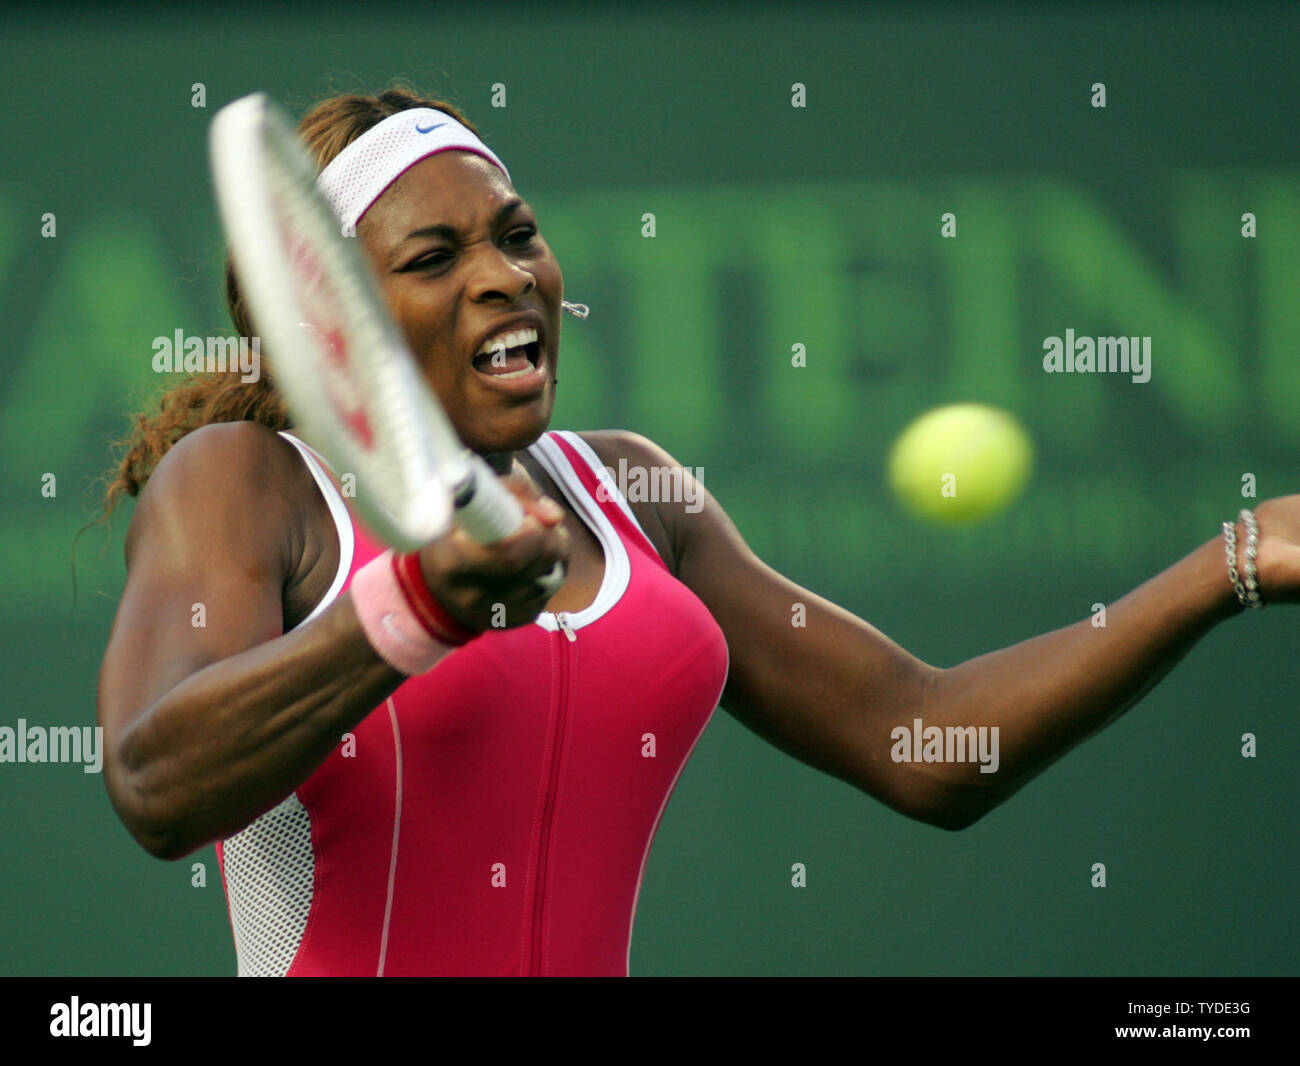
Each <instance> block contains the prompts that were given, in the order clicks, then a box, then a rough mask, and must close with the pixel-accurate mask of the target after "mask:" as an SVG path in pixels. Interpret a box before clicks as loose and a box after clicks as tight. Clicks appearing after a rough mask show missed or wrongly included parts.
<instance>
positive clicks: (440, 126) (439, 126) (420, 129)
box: [415, 122, 447, 133]
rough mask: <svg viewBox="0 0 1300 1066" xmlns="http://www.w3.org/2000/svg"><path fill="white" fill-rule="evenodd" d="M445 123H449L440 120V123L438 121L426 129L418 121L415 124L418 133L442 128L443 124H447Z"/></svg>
mask: <svg viewBox="0 0 1300 1066" xmlns="http://www.w3.org/2000/svg"><path fill="white" fill-rule="evenodd" d="M445 125H447V123H445V122H439V123H436V124H435V125H432V126H430V127H429V128H428V129H425V128H424V127H423V126H421V125H420V124H419V123H418V122H417V123H416V124H415V132H416V133H432V132H433V131H434V130H437V129H441V128H442V127H443V126H445Z"/></svg>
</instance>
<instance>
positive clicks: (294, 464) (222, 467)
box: [126, 422, 315, 567]
mask: <svg viewBox="0 0 1300 1066" xmlns="http://www.w3.org/2000/svg"><path fill="white" fill-rule="evenodd" d="M314 491H315V490H314V486H313V484H312V482H311V474H310V472H309V471H308V470H307V468H306V465H305V464H304V463H303V462H302V460H301V459H300V458H299V457H298V455H297V454H296V451H295V449H294V447H293V445H292V444H290V443H289V442H288V441H286V440H285V439H284V438H283V437H281V436H280V435H279V434H277V433H276V432H274V431H273V430H271V429H268V428H267V427H265V426H262V425H259V424H257V423H255V422H221V423H215V424H213V425H208V426H203V427H201V428H199V429H196V430H194V431H193V432H192V433H188V434H186V435H185V436H184V437H182V438H181V439H180V440H179V441H177V443H176V444H175V445H173V446H172V447H171V448H170V449H169V450H168V452H167V454H166V455H164V456H163V458H162V460H161V461H160V462H159V463H158V466H157V467H156V468H155V469H154V471H153V474H152V475H151V476H150V478H149V481H148V482H147V483H146V485H145V488H144V490H143V491H142V492H141V494H140V499H139V503H138V505H137V507H136V510H135V514H134V515H133V516H132V519H131V526H130V529H129V530H128V531H127V538H126V556H127V565H128V567H130V565H131V563H132V558H133V556H134V555H135V554H136V552H137V551H138V549H139V546H140V544H141V543H142V542H143V541H146V540H147V541H150V542H152V543H153V544H155V545H162V544H166V545H168V546H172V545H179V544H181V543H188V544H189V545H190V547H191V548H194V549H196V550H201V551H204V552H205V553H208V552H217V553H219V552H221V550H222V546H223V545H224V546H225V548H227V549H235V548H236V547H237V548H238V550H239V551H240V552H241V553H244V555H245V557H246V558H247V557H248V554H249V553H250V551H251V552H252V553H253V554H262V553H261V552H260V551H257V550H256V546H257V545H258V544H261V545H262V546H263V547H265V548H274V549H275V551H276V552H277V553H284V554H287V550H288V545H289V543H290V541H291V540H292V539H293V527H294V526H295V525H296V524H298V523H295V521H294V518H293V516H294V515H301V514H302V513H303V508H304V506H305V505H306V504H308V503H309V502H310V500H311V496H310V495H308V494H309V493H313V492H314ZM182 554H188V553H187V552H183V553H182Z"/></svg>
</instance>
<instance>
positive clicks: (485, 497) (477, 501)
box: [456, 452, 564, 594]
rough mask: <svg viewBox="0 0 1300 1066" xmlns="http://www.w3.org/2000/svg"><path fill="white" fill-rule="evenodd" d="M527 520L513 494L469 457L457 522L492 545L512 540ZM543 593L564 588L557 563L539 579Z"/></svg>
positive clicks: (480, 462) (479, 460) (458, 499)
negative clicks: (507, 539) (503, 539)
mask: <svg viewBox="0 0 1300 1066" xmlns="http://www.w3.org/2000/svg"><path fill="white" fill-rule="evenodd" d="M523 520H524V509H523V508H522V507H520V506H519V501H518V500H517V499H515V497H514V494H513V493H511V492H510V490H509V489H507V488H506V487H505V486H503V485H502V484H501V481H500V479H499V478H498V477H497V476H496V473H495V472H494V471H493V470H492V468H491V467H490V466H488V465H487V463H485V462H484V461H483V459H482V458H481V457H480V456H478V455H475V454H474V453H472V452H471V453H470V455H469V475H468V476H467V477H466V478H465V480H464V481H463V482H461V486H460V488H459V489H458V490H457V492H456V521H457V523H458V524H459V525H460V527H461V529H463V530H464V531H465V532H466V533H468V534H469V535H470V536H471V537H473V538H474V540H476V541H478V542H479V543H480V544H492V543H494V542H495V541H498V540H501V539H502V538H504V537H508V536H510V534H511V533H513V532H514V531H515V530H516V529H518V528H519V526H520V523H522V522H523ZM537 584H538V585H540V586H541V588H542V590H543V591H544V592H547V593H551V594H553V593H554V592H555V591H556V590H557V589H558V588H559V587H560V586H561V585H563V584H564V567H563V566H562V565H561V564H560V563H556V564H555V565H554V566H553V567H552V568H551V571H550V573H548V574H547V575H546V576H545V577H540V578H538V579H537Z"/></svg>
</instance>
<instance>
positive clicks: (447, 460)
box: [208, 93, 564, 592]
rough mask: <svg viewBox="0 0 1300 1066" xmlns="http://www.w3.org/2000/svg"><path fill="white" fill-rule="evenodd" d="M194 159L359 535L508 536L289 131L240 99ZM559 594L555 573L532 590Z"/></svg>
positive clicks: (405, 544)
mask: <svg viewBox="0 0 1300 1066" xmlns="http://www.w3.org/2000/svg"><path fill="white" fill-rule="evenodd" d="M208 147H209V153H210V156H211V163H212V175H213V182H214V185H215V189H216V196H217V204H218V206H219V209H220V212H221V221H222V225H223V226H224V228H225V232H226V238H227V241H228V243H229V246H230V254H231V258H232V260H233V262H234V267H235V273H236V275H237V277H238V278H239V284H240V289H241V291H242V293H243V295H244V298H245V300H246V301H247V302H248V307H249V311H250V312H251V317H252V320H253V321H254V322H255V323H256V326H257V330H258V332H259V334H260V335H261V337H262V339H263V341H264V343H265V345H266V348H267V350H268V352H270V353H273V356H274V360H275V381H276V385H277V387H278V388H279V390H280V391H281V393H282V394H283V396H284V399H285V403H286V404H287V406H288V408H289V410H290V412H291V413H292V415H293V419H294V425H295V430H297V431H298V432H300V434H301V436H302V437H303V439H304V440H305V441H307V443H309V444H311V445H312V446H313V447H314V448H316V450H317V451H319V452H320V453H321V454H322V455H323V456H325V458H326V459H328V460H329V462H330V464H331V465H332V466H333V467H334V469H335V470H336V471H338V472H340V473H344V472H346V473H351V474H353V475H354V476H355V480H356V496H355V502H356V505H357V510H358V512H359V513H360V516H361V518H362V519H363V520H364V521H365V522H366V524H367V525H368V526H369V527H370V529H371V530H372V532H374V534H375V535H376V536H377V537H379V539H381V540H382V541H383V542H384V543H386V544H388V545H389V546H391V547H393V548H396V549H398V550H401V551H414V550H416V549H418V548H420V547H422V546H423V545H424V544H426V543H428V542H429V541H430V540H433V539H434V538H435V537H439V536H441V535H442V534H444V533H445V532H446V531H447V530H448V529H449V528H450V526H451V523H452V522H453V521H454V522H456V523H457V524H458V525H459V526H460V527H461V528H462V529H463V530H464V531H465V532H466V533H467V534H469V535H470V536H471V537H472V538H474V540H476V541H478V542H479V543H480V544H491V543H492V542H494V541H497V540H500V539H502V538H503V537H507V536H509V535H510V534H511V533H513V532H514V531H515V530H516V529H517V528H518V527H519V525H520V523H521V522H522V521H523V518H524V512H523V508H522V507H521V506H520V504H519V501H518V500H517V499H515V497H514V496H513V495H512V494H511V493H510V492H509V491H508V490H507V489H506V488H505V486H504V485H503V484H502V483H501V481H500V480H499V479H498V478H497V476H496V474H495V473H494V472H493V470H492V468H491V467H489V466H488V465H487V463H486V462H484V461H483V459H482V458H481V457H480V456H479V455H477V454H475V453H474V452H472V451H470V450H469V449H468V448H466V447H465V446H464V444H463V443H462V442H461V441H460V439H459V437H458V436H457V435H456V431H455V429H454V428H453V427H452V425H451V422H450V421H449V420H448V418H447V416H446V413H445V412H444V411H443V409H442V407H441V405H440V404H439V403H438V401H437V398H436V397H435V396H434V394H433V392H432V390H431V389H430V388H429V386H428V385H427V384H426V383H425V381H424V379H423V378H422V377H421V375H420V373H419V370H418V369H417V367H416V364H415V360H414V358H413V357H412V355H411V352H410V349H409V348H408V346H407V344H406V341H405V338H403V337H402V335H401V333H400V332H399V331H398V328H397V325H396V323H395V322H394V321H393V319H392V316H391V315H390V314H389V312H388V309H387V307H386V306H385V304H384V302H383V298H382V297H381V296H380V292H379V286H378V282H377V281H376V280H375V278H374V276H373V274H372V273H371V270H370V267H369V265H368V264H367V263H366V262H365V260H364V259H363V257H362V253H361V251H360V249H359V248H358V247H357V244H356V241H355V240H353V239H349V238H348V237H345V236H343V233H342V231H341V225H340V222H339V220H338V218H337V217H336V216H335V214H334V212H333V211H332V210H331V209H330V207H329V205H328V204H327V203H326V202H325V200H324V198H323V197H322V196H321V194H320V192H319V191H318V190H317V188H316V168H315V166H314V165H313V163H312V160H311V157H310V156H309V155H308V153H307V149H306V147H305V146H304V145H303V143H302V141H301V140H300V139H299V137H298V134H297V131H296V130H295V128H294V126H293V123H292V120H291V119H290V118H289V117H288V115H286V114H285V113H284V112H283V111H282V110H281V109H280V108H279V107H277V106H276V105H275V104H274V103H272V101H271V100H270V99H269V98H268V97H267V96H266V94H265V93H254V94H252V95H251V96H245V97H243V98H241V99H239V100H236V101H235V102H234V103H231V104H228V105H227V106H226V107H223V108H222V109H221V110H220V111H219V112H217V114H216V116H215V117H214V118H213V120H212V126H211V129H210V131H209V145H208ZM563 581H564V570H563V567H562V566H561V565H560V564H558V563H557V564H556V566H555V568H554V569H553V570H552V571H551V572H550V573H549V574H547V575H546V577H545V578H543V579H541V580H540V582H539V583H540V584H541V586H542V588H543V590H544V591H547V592H553V591H554V590H555V589H557V588H559V586H560V585H561V584H562V583H563Z"/></svg>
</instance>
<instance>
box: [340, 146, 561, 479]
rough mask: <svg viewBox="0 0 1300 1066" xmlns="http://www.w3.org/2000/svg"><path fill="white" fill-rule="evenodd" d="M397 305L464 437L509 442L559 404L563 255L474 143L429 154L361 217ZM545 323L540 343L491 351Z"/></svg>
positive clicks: (493, 446)
mask: <svg viewBox="0 0 1300 1066" xmlns="http://www.w3.org/2000/svg"><path fill="white" fill-rule="evenodd" d="M357 237H358V239H359V240H360V241H361V242H362V244H363V246H364V248H365V250H366V253H367V254H368V255H369V257H370V260H371V262H372V264H373V265H374V267H375V270H376V272H377V275H378V277H379V280H380V283H381V286H382V289H383V293H384V296H385V299H386V300H387V302H388V306H389V308H390V309H391V310H392V312H393V315H394V316H395V318H396V320H397V324H398V325H399V326H400V327H401V329H402V332H403V333H404V334H405V335H406V339H407V342H408V343H409V344H410V346H411V350H412V351H413V352H414V354H415V358H416V360H417V361H418V363H419V364H420V367H421V369H422V370H423V372H424V376H425V378H426V379H427V380H428V381H429V383H430V384H431V385H432V386H433V389H434V391H435V393H436V394H437V396H438V399H439V400H440V401H441V402H442V405H443V407H444V408H445V409H446V411H447V415H448V417H449V418H450V419H451V422H452V425H454V426H455V427H456V431H457V432H458V433H459V434H460V437H461V439H462V440H463V441H464V442H465V443H466V444H467V445H468V446H469V447H470V448H472V449H474V450H475V451H477V452H479V453H482V454H487V453H490V452H512V451H516V450H518V449H520V448H524V447H526V446H527V445H529V444H531V443H532V442H533V441H535V440H536V439H537V438H538V437H539V436H540V435H541V434H542V433H543V432H544V431H545V429H546V426H547V424H548V423H549V422H550V418H551V410H552V408H553V407H554V406H555V372H556V362H557V356H558V354H559V347H560V316H561V307H560V302H561V299H562V297H563V293H564V278H563V276H562V275H561V273H560V265H559V263H557V262H556V261H555V256H554V255H553V254H552V253H551V249H550V248H549V247H548V246H547V244H546V242H545V241H544V240H543V239H542V237H541V234H540V233H539V232H538V228H537V217H536V215H534V213H533V210H532V208H531V207H530V206H529V205H528V204H526V203H524V202H523V200H522V199H521V198H520V197H519V196H518V194H517V193H516V192H515V190H514V187H513V186H512V185H511V184H510V181H509V180H508V179H507V178H506V176H505V175H504V174H503V173H501V171H500V170H498V169H497V168H496V167H495V166H494V165H493V164H492V163H490V162H488V161H487V160H486V159H484V158H483V157H482V156H479V155H476V154H474V153H472V152H464V151H457V150H454V149H453V150H448V151H443V152H439V153H437V154H436V155H431V156H429V157H428V158H427V159H422V160H421V161H420V162H418V163H416V164H415V165H414V166H413V167H411V168H410V169H409V170H407V171H406V172H405V173H404V174H403V175H402V176H401V177H400V178H398V179H397V181H395V182H394V183H393V184H392V185H391V186H389V188H388V189H387V190H386V191H385V192H384V194H383V195H382V196H380V197H379V199H378V200H376V201H375V203H374V204H373V205H372V206H371V207H370V209H369V210H368V211H367V212H366V213H365V215H363V216H362V218H361V221H360V222H359V223H358V225H357ZM528 329H532V330H536V332H537V338H536V343H533V344H529V345H528V346H527V347H526V348H519V349H518V350H513V349H512V350H509V351H506V352H504V353H502V352H497V353H495V354H492V353H488V354H483V353H482V351H481V349H482V346H483V344H484V342H485V341H488V340H490V339H492V338H494V337H503V336H505V334H506V333H515V334H516V336H515V337H514V338H512V340H513V341H514V342H518V341H526V340H528V339H529V336H528V334H526V333H525V334H524V335H522V336H519V335H518V334H519V332H520V331H522V330H528Z"/></svg>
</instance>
